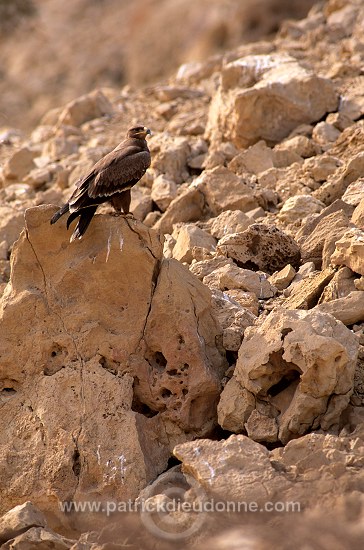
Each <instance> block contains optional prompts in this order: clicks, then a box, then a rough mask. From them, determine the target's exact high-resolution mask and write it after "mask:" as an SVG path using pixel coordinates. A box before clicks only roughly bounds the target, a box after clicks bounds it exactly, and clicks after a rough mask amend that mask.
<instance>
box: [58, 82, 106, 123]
mask: <svg viewBox="0 0 364 550" xmlns="http://www.w3.org/2000/svg"><path fill="white" fill-rule="evenodd" d="M113 112H114V109H113V106H112V104H111V103H110V101H109V100H108V99H107V97H106V96H105V95H104V94H103V92H102V91H101V90H95V91H94V92H90V93H89V94H85V95H83V96H80V97H78V98H77V99H74V100H73V101H71V102H70V103H68V104H67V105H66V106H65V107H64V109H63V111H62V112H61V113H60V115H59V118H58V124H59V125H62V124H66V125H69V126H81V124H83V123H84V122H87V121H88V120H92V119H94V118H99V117H102V116H104V115H111V114H113Z"/></svg>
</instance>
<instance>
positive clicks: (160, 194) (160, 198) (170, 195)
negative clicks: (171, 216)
mask: <svg viewBox="0 0 364 550" xmlns="http://www.w3.org/2000/svg"><path fill="white" fill-rule="evenodd" d="M176 196H177V185H176V184H175V182H174V181H173V180H171V179H169V178H167V177H165V176H164V175H163V174H161V175H160V176H157V177H156V178H155V179H154V181H153V185H152V193H151V198H152V200H153V201H154V202H155V203H156V205H157V206H158V208H159V209H160V210H161V211H162V212H165V211H166V210H167V208H168V206H169V205H170V204H171V202H172V201H173V199H175V198H176Z"/></svg>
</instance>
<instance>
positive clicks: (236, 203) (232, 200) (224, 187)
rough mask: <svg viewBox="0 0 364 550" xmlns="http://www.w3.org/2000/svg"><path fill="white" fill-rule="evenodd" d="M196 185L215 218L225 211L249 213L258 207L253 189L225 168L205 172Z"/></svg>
mask: <svg viewBox="0 0 364 550" xmlns="http://www.w3.org/2000/svg"><path fill="white" fill-rule="evenodd" d="M196 185H198V188H199V189H200V190H201V191H202V193H203V194H204V195H205V197H206V203H207V204H208V206H209V208H210V210H211V212H212V214H213V215H215V216H218V215H219V214H220V213H221V212H223V211H224V210H241V211H242V212H248V211H249V210H252V209H253V208H256V207H257V206H258V203H257V200H256V198H255V197H254V194H253V191H252V189H251V188H250V187H248V186H247V185H246V184H245V183H244V181H243V180H242V179H241V178H240V177H238V176H236V175H235V174H234V173H233V172H231V171H230V170H228V169H227V168H224V167H223V166H217V167H216V168H213V169H212V170H205V172H204V173H203V174H202V175H201V176H200V177H199V178H198V180H197V182H196Z"/></svg>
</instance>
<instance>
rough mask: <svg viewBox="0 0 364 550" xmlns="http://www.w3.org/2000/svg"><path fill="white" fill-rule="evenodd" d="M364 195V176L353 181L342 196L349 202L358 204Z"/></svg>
mask: <svg viewBox="0 0 364 550" xmlns="http://www.w3.org/2000/svg"><path fill="white" fill-rule="evenodd" d="M363 197H364V178H359V179H358V180H356V181H354V182H353V183H351V184H350V185H349V186H348V187H347V189H346V191H345V193H344V194H343V196H342V200H343V201H344V202H346V203H347V204H352V205H353V206H357V205H358V204H359V203H360V201H361V200H362V199H363Z"/></svg>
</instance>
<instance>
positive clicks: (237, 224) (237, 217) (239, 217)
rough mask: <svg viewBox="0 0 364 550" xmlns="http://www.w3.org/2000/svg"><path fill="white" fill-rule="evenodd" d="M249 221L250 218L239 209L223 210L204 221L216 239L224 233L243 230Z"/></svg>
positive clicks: (250, 221)
mask: <svg viewBox="0 0 364 550" xmlns="http://www.w3.org/2000/svg"><path fill="white" fill-rule="evenodd" d="M263 214H264V211H263ZM251 223H252V220H251V218H249V217H248V216H247V215H246V214H244V212H242V211H241V210H225V211H224V212H221V214H219V215H218V216H217V217H216V218H210V220H209V221H208V222H206V223H205V227H206V229H207V230H208V231H209V232H210V233H211V235H213V236H214V237H216V238H217V239H221V238H222V237H223V236H224V235H226V234H229V233H240V232H241V231H244V230H245V229H247V228H248V227H249V225H250V224H251Z"/></svg>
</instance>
